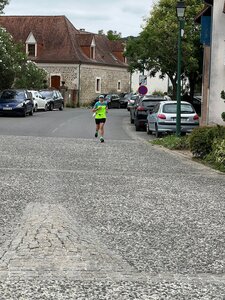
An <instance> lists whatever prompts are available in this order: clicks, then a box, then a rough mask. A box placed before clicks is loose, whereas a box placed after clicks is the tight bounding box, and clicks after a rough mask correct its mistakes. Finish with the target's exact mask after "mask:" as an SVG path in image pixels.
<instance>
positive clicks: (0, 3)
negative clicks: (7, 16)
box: [0, 0, 9, 14]
mask: <svg viewBox="0 0 225 300" xmlns="http://www.w3.org/2000/svg"><path fill="white" fill-rule="evenodd" d="M7 4H9V1H8V0H0V14H2V12H3V9H4V7H5V6H6V5H7Z"/></svg>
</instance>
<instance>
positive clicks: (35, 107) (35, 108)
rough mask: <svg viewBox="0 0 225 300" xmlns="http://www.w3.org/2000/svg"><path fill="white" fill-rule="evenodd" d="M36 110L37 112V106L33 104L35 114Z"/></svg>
mask: <svg viewBox="0 0 225 300" xmlns="http://www.w3.org/2000/svg"><path fill="white" fill-rule="evenodd" d="M37 110H38V105H37V104H35V106H34V112H37Z"/></svg>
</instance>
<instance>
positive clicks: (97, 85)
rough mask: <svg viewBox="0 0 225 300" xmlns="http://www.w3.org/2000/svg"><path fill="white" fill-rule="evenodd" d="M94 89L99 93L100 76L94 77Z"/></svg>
mask: <svg viewBox="0 0 225 300" xmlns="http://www.w3.org/2000/svg"><path fill="white" fill-rule="evenodd" d="M95 91H96V93H101V78H96V83H95Z"/></svg>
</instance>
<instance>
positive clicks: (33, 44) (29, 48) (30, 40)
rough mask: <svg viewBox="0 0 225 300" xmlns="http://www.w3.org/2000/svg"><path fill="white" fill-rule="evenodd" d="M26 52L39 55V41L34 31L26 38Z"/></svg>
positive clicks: (30, 54)
mask: <svg viewBox="0 0 225 300" xmlns="http://www.w3.org/2000/svg"><path fill="white" fill-rule="evenodd" d="M25 43H26V54H27V55H28V56H33V57H35V56H37V41H36V39H35V37H34V35H33V33H32V32H30V33H29V35H28V37H27V40H26V42H25Z"/></svg>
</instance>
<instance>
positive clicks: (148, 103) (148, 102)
mask: <svg viewBox="0 0 225 300" xmlns="http://www.w3.org/2000/svg"><path fill="white" fill-rule="evenodd" d="M163 100H164V99H161V101H163ZM159 102H160V100H159V99H155V100H152V99H151V100H147V99H146V100H142V102H141V103H142V105H143V106H145V107H148V106H155V105H156V104H158V103H159Z"/></svg>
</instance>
